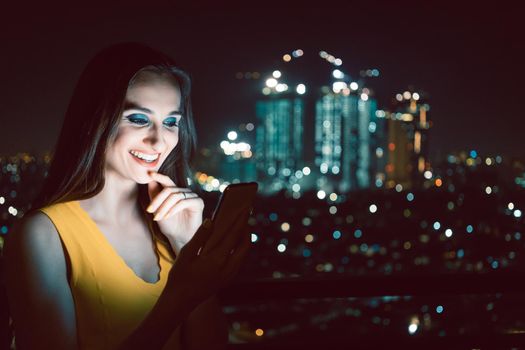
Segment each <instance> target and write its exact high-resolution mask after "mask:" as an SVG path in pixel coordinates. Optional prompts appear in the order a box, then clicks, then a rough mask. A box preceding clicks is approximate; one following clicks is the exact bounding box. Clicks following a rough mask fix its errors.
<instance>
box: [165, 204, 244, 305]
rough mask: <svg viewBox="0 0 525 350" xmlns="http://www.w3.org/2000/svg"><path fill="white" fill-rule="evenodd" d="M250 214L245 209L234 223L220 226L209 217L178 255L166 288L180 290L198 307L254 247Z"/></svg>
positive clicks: (185, 297) (229, 277)
mask: <svg viewBox="0 0 525 350" xmlns="http://www.w3.org/2000/svg"><path fill="white" fill-rule="evenodd" d="M248 217H249V212H248V210H246V211H243V212H241V213H240V214H239V215H238V217H237V218H236V220H235V221H234V223H233V224H232V225H231V226H230V227H220V228H219V227H214V225H213V223H212V222H211V221H210V220H209V219H206V221H204V223H203V224H202V225H201V226H200V227H199V229H198V230H197V232H196V233H195V235H194V236H193V238H192V239H191V240H190V241H189V242H188V244H186V245H185V246H184V248H183V249H182V250H181V251H180V254H179V255H178V256H177V259H176V260H175V264H174V265H173V267H172V268H171V270H170V273H169V277H168V283H167V285H166V289H168V290H173V291H175V290H177V292H178V293H180V294H182V295H183V296H184V299H185V300H187V302H188V305H189V306H192V307H194V306H196V305H198V304H200V303H201V302H203V301H205V300H207V299H208V298H209V297H211V296H213V295H214V294H216V293H217V292H218V291H219V290H220V289H221V288H222V287H224V286H226V285H227V284H228V283H229V282H230V281H231V280H232V279H233V278H234V277H235V276H236V275H237V273H238V271H239V269H240V268H241V266H242V263H243V261H244V259H245V257H246V256H247V254H248V251H249V249H250V245H251V243H250V235H249V227H248Z"/></svg>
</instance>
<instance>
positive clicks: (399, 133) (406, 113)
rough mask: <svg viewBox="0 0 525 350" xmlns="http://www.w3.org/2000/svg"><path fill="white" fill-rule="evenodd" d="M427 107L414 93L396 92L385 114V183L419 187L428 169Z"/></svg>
mask: <svg viewBox="0 0 525 350" xmlns="http://www.w3.org/2000/svg"><path fill="white" fill-rule="evenodd" d="M429 110H430V106H429V105H428V104H427V103H425V101H423V99H422V96H421V95H420V94H419V93H417V92H410V91H405V92H404V93H402V94H397V95H396V99H395V102H394V103H393V106H392V112H390V113H388V116H387V118H388V120H389V121H388V128H389V132H388V149H389V152H388V155H389V156H388V165H387V180H388V186H389V187H393V186H395V185H396V184H401V185H402V186H403V187H413V186H420V185H421V183H422V181H423V176H422V174H423V173H424V172H425V170H428V169H429V168H430V162H429V157H428V156H429V154H428V151H429V150H428V131H429V129H430V127H431V126H432V123H431V121H430V120H429V115H428V111H429Z"/></svg>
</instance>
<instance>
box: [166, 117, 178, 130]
mask: <svg viewBox="0 0 525 350" xmlns="http://www.w3.org/2000/svg"><path fill="white" fill-rule="evenodd" d="M164 125H166V126H167V127H168V128H172V127H175V126H179V122H178V121H177V118H167V119H166V120H165V121H164Z"/></svg>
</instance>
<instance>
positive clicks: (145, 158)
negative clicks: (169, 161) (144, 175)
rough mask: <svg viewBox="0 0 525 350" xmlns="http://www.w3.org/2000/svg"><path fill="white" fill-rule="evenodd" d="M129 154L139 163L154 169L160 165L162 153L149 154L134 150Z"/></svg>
mask: <svg viewBox="0 0 525 350" xmlns="http://www.w3.org/2000/svg"><path fill="white" fill-rule="evenodd" d="M129 153H130V155H131V157H132V158H133V159H134V160H135V161H136V162H137V163H139V164H140V165H142V166H145V167H147V168H154V167H155V166H157V164H158V163H159V159H160V153H155V154H148V153H143V152H139V151H134V150H132V151H130V152H129Z"/></svg>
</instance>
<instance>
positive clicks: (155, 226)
mask: <svg viewBox="0 0 525 350" xmlns="http://www.w3.org/2000/svg"><path fill="white" fill-rule="evenodd" d="M189 93H190V80H189V78H188V76H187V75H186V74H185V73H184V72H183V71H181V70H180V69H178V68H176V66H175V64H174V62H173V61H172V59H170V58H169V57H167V56H165V55H164V54H162V53H160V52H157V51H155V50H153V49H151V48H148V47H146V46H143V45H141V44H137V43H124V44H118V45H114V46H111V47H109V48H106V49H104V50H102V51H101V52H100V53H99V54H97V55H96V56H95V57H94V58H93V59H92V60H91V61H90V62H89V63H88V65H87V67H86V68H85V70H84V72H83V73H82V75H81V77H80V79H79V82H78V84H77V86H76V88H75V91H74V94H73V96H72V99H71V102H70V104H69V107H68V110H67V112H66V117H65V120H64V125H63V128H62V131H61V134H60V137H59V140H58V143H57V146H56V149H55V154H54V157H53V162H52V165H51V167H50V170H49V174H48V177H47V179H46V183H45V185H44V188H43V191H42V193H41V196H40V197H39V198H38V199H37V201H36V202H35V204H34V205H33V208H34V210H33V211H32V212H31V213H30V214H28V215H26V216H25V217H24V219H23V220H22V222H21V223H20V225H19V227H18V228H17V229H16V231H15V232H14V234H12V236H11V237H9V240H8V242H7V243H6V258H7V279H8V280H7V282H8V283H7V286H8V287H7V288H8V298H9V303H10V309H11V314H12V316H13V319H14V324H15V332H16V341H17V347H18V348H20V349H25V348H28V349H32V348H52V349H76V348H82V349H114V348H121V349H129V348H147V349H161V348H179V347H182V348H203V349H204V348H206V349H212V348H220V347H223V346H224V344H225V343H226V340H227V329H226V323H225V320H224V317H223V315H222V313H221V310H220V307H219V305H218V303H217V301H216V299H215V298H214V297H213V296H214V294H215V293H216V292H217V291H218V290H219V288H221V287H222V286H224V285H225V284H226V283H228V282H229V281H230V280H231V279H232V278H233V276H234V275H235V274H236V272H237V271H238V269H239V266H240V264H241V262H242V260H243V259H244V257H245V256H246V254H247V251H248V248H249V245H250V243H249V235H248V233H247V224H246V222H247V218H248V215H249V214H248V213H243V214H242V215H241V216H240V217H239V218H238V219H237V221H236V222H235V224H233V226H232V227H229V228H214V227H213V224H212V223H211V222H210V221H209V220H206V221H205V222H204V223H202V213H203V208H204V204H203V201H202V199H200V198H199V197H198V196H197V195H196V194H195V193H194V192H192V191H191V190H190V189H189V188H188V181H187V178H188V176H189V168H188V163H189V160H190V159H191V156H192V155H193V153H194V149H195V131H194V126H193V120H192V112H191V103H190V95H189ZM201 224H202V225H201Z"/></svg>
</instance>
